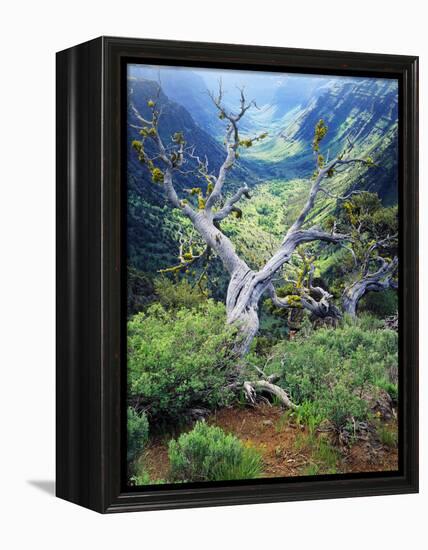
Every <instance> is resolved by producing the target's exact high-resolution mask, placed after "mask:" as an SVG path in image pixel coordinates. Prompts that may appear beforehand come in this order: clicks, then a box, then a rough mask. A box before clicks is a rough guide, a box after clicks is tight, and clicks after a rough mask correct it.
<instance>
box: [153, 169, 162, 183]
mask: <svg viewBox="0 0 428 550" xmlns="http://www.w3.org/2000/svg"><path fill="white" fill-rule="evenodd" d="M163 178H164V174H163V172H162V170H161V169H160V168H153V170H152V181H153V183H163Z"/></svg>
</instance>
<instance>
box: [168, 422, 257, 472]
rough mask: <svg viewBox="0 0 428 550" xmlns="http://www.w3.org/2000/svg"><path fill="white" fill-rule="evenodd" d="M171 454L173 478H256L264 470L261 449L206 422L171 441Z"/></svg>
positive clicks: (169, 452)
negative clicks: (254, 447)
mask: <svg viewBox="0 0 428 550" xmlns="http://www.w3.org/2000/svg"><path fill="white" fill-rule="evenodd" d="M168 454H169V460H170V465H171V473H170V477H171V480H172V481H184V482H189V481H222V480H233V479H252V478H256V477H259V476H260V475H261V471H262V460H261V455H260V453H258V451H256V450H255V449H253V448H249V447H246V446H245V445H244V444H243V443H242V442H241V441H240V440H239V439H238V438H237V437H235V436H233V435H231V434H226V433H225V432H224V431H223V430H222V429H221V428H219V427H217V426H209V425H208V424H206V423H205V422H197V423H196V424H195V427H194V428H193V430H192V431H190V432H188V433H186V434H182V435H181V436H180V437H179V438H178V439H177V440H174V439H173V440H172V441H170V443H169V451H168Z"/></svg>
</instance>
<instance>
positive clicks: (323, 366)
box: [267, 318, 398, 430]
mask: <svg viewBox="0 0 428 550" xmlns="http://www.w3.org/2000/svg"><path fill="white" fill-rule="evenodd" d="M362 326H364V328H362ZM374 326H376V324H374V323H373V321H372V320H370V319H368V318H365V319H363V321H362V323H361V326H358V322H357V324H347V322H345V323H344V324H343V326H342V327H340V328H337V329H328V328H324V329H319V330H317V331H315V332H313V333H312V335H311V336H310V337H309V338H301V337H300V338H297V339H295V340H293V341H290V342H287V343H282V344H280V345H279V346H277V347H276V348H274V352H275V354H276V357H275V359H274V360H273V361H272V362H271V363H270V364H269V366H268V368H267V372H268V373H269V374H270V373H273V372H277V373H280V374H281V379H280V381H279V382H278V383H279V384H280V385H281V386H282V387H283V388H284V389H285V390H286V391H287V392H288V393H289V394H290V397H291V399H292V400H293V401H294V402H295V403H297V404H304V405H303V409H304V413H305V414H306V416H308V418H317V420H319V419H320V418H322V419H328V420H330V421H331V422H332V423H333V424H334V426H335V427H336V429H338V430H341V429H343V428H345V427H348V428H349V427H350V425H351V423H352V420H355V421H362V420H366V419H367V415H368V406H367V403H366V401H365V400H364V396H365V394H366V393H367V391H371V389H372V388H373V387H374V386H378V385H379V380H385V377H387V376H388V373H389V372H390V369H391V367H394V366H395V365H396V364H397V361H398V358H397V350H398V341H397V334H396V333H395V332H394V331H391V330H378V329H374ZM308 402H310V403H311V405H310V406H309V405H308ZM306 409H307V410H306ZM302 414H303V412H302Z"/></svg>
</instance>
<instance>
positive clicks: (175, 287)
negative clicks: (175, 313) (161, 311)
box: [154, 276, 207, 309]
mask: <svg viewBox="0 0 428 550" xmlns="http://www.w3.org/2000/svg"><path fill="white" fill-rule="evenodd" d="M154 287H155V292H156V295H157V297H158V300H159V302H160V304H161V305H162V306H163V307H164V308H166V309H180V308H183V307H186V308H194V307H198V306H200V305H201V304H203V303H205V302H206V301H207V295H206V294H207V291H206V290H205V289H204V290H203V291H202V290H201V288H200V287H199V286H198V285H196V284H192V283H191V282H190V281H189V280H188V279H186V278H182V279H177V280H172V279H169V278H168V277H165V276H163V277H158V278H156V279H155V280H154Z"/></svg>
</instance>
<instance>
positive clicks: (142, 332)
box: [128, 300, 234, 419]
mask: <svg viewBox="0 0 428 550" xmlns="http://www.w3.org/2000/svg"><path fill="white" fill-rule="evenodd" d="M225 318H226V317H225V310H224V306H223V305H222V304H218V303H215V302H213V301H212V300H208V301H207V302H206V304H205V305H204V307H200V308H195V309H191V310H190V309H185V308H182V309H178V310H177V311H175V312H174V313H173V314H171V313H170V312H167V311H166V310H165V309H164V308H163V307H162V306H161V305H160V304H155V305H153V306H151V307H149V308H148V310H147V311H146V312H143V313H139V314H137V315H136V316H134V317H133V318H132V319H131V320H130V321H129V322H128V384H129V395H131V396H134V397H138V398H139V401H140V403H141V404H142V405H143V406H144V407H145V409H146V410H147V411H148V413H149V414H150V415H154V416H160V417H162V418H165V419H170V418H177V416H178V415H180V413H183V412H184V411H186V410H188V409H190V408H193V407H201V406H202V407H208V408H215V407H217V406H221V405H225V404H227V403H228V402H229V400H230V398H231V395H232V394H231V391H230V390H227V389H225V386H227V384H228V379H229V377H230V373H231V371H232V369H233V368H234V362H233V356H232V352H231V349H232V342H233V335H234V331H233V330H232V329H231V328H230V327H227V326H226V325H225Z"/></svg>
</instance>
